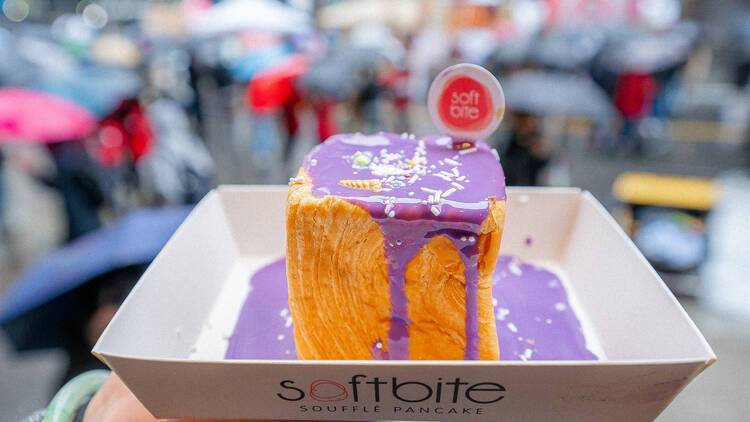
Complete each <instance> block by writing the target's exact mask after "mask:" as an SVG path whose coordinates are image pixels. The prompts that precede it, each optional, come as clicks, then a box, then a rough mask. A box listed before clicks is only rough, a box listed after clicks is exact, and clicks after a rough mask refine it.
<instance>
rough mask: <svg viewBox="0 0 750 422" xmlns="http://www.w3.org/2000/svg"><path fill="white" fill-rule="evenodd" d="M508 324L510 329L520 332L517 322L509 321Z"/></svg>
mask: <svg viewBox="0 0 750 422" xmlns="http://www.w3.org/2000/svg"><path fill="white" fill-rule="evenodd" d="M507 326H508V329H509V330H510V331H513V332H514V333H517V332H518V327H516V324H514V323H512V322H509V323H508V324H507Z"/></svg>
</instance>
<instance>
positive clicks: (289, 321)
mask: <svg viewBox="0 0 750 422" xmlns="http://www.w3.org/2000/svg"><path fill="white" fill-rule="evenodd" d="M291 326H292V317H286V320H285V321H284V327H286V328H289V327H291Z"/></svg>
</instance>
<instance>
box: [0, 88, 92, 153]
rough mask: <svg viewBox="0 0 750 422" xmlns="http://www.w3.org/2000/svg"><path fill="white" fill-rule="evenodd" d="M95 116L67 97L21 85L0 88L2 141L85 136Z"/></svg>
mask: <svg viewBox="0 0 750 422" xmlns="http://www.w3.org/2000/svg"><path fill="white" fill-rule="evenodd" d="M95 128H96V117H95V116H94V115H93V114H91V113H90V112H89V111H87V110H86V109H84V108H82V107H80V106H78V105H77V104H75V103H73V102H70V101H68V100H65V99H62V98H59V97H55V96H52V95H49V94H44V93H42V92H38V91H32V90H29V89H22V88H0V144H2V143H10V142H16V141H25V142H43V143H52V142H59V141H67V140H71V139H79V138H82V137H84V136H86V135H88V134H89V133H91V132H92V131H93V130H94V129H95Z"/></svg>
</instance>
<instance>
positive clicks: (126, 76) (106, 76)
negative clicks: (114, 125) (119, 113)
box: [33, 66, 143, 117]
mask: <svg viewBox="0 0 750 422" xmlns="http://www.w3.org/2000/svg"><path fill="white" fill-rule="evenodd" d="M142 86H143V82H142V81H141V79H140V77H138V75H137V74H136V73H135V72H133V71H130V70H126V69H118V68H112V67H104V66H91V67H87V68H85V69H80V70H79V71H77V72H75V73H73V74H70V75H63V76H51V77H47V78H44V79H42V80H41V81H39V82H38V83H36V84H35V85H34V86H33V88H36V89H39V90H41V91H44V92H48V93H50V94H55V95H57V96H60V97H65V98H67V99H69V100H71V101H73V102H75V103H77V104H80V105H82V106H83V107H85V108H86V109H88V110H90V111H91V112H92V113H94V114H96V115H97V116H99V117H103V116H106V115H108V114H110V113H111V112H113V111H114V110H115V109H117V107H119V106H120V103H121V102H122V101H123V100H126V99H130V98H135V97H137V96H138V94H139V93H140V90H141V88H142Z"/></svg>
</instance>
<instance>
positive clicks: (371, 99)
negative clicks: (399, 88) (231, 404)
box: [354, 68, 383, 133]
mask: <svg viewBox="0 0 750 422" xmlns="http://www.w3.org/2000/svg"><path fill="white" fill-rule="evenodd" d="M360 79H361V80H362V85H361V86H360V89H359V92H358V93H357V96H356V98H355V100H354V115H355V117H356V119H357V123H358V126H359V131H360V132H363V133H371V132H374V131H377V130H380V129H381V125H380V123H381V120H380V110H379V107H378V106H379V104H378V101H379V100H380V95H381V94H382V92H383V89H382V87H381V86H380V84H379V81H378V74H377V71H376V70H375V69H373V68H363V69H361V70H360Z"/></svg>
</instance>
